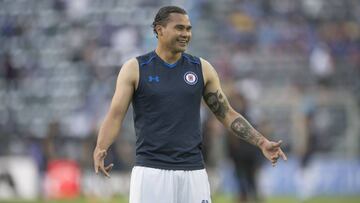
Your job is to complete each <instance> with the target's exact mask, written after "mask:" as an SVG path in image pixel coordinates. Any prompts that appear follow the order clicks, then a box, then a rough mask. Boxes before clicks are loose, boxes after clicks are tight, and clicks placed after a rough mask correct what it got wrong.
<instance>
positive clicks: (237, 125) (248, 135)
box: [224, 113, 267, 147]
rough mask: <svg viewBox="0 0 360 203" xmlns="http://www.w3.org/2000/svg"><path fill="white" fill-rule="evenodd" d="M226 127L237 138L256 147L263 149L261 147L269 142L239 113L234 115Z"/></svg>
mask: <svg viewBox="0 0 360 203" xmlns="http://www.w3.org/2000/svg"><path fill="white" fill-rule="evenodd" d="M224 125H225V126H226V127H227V129H228V130H229V131H230V132H232V133H234V134H235V135H236V136H237V137H239V138H241V139H243V140H245V141H247V142H249V143H250V144H253V145H255V146H258V147H261V145H262V144H263V143H264V142H266V141H267V139H266V138H265V137H264V136H262V135H261V133H259V132H258V131H257V130H256V129H255V128H254V127H253V126H252V125H251V124H250V123H249V122H248V121H247V120H246V119H245V118H244V117H243V116H241V115H240V114H238V113H233V115H232V116H231V117H230V118H229V119H228V122H227V123H226V124H224Z"/></svg>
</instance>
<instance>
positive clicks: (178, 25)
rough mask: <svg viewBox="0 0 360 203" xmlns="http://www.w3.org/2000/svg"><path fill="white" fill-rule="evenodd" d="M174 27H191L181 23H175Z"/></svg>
mask: <svg viewBox="0 0 360 203" xmlns="http://www.w3.org/2000/svg"><path fill="white" fill-rule="evenodd" d="M175 27H185V28H186V29H191V28H192V26H191V25H182V24H177V25H175Z"/></svg>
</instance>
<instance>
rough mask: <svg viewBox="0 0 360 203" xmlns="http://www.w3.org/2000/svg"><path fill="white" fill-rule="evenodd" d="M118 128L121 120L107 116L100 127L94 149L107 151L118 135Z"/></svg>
mask: <svg viewBox="0 0 360 203" xmlns="http://www.w3.org/2000/svg"><path fill="white" fill-rule="evenodd" d="M120 126H121V118H119V117H116V116H112V115H107V116H106V117H105V120H104V122H103V123H102V125H101V127H100V131H99V135H98V139H97V143H96V147H97V148H99V149H102V150H103V149H104V150H107V149H108V148H109V147H110V145H111V144H112V143H113V142H114V140H115V138H116V137H117V135H118V134H119V131H120Z"/></svg>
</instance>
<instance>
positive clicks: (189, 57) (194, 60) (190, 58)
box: [182, 53, 201, 65]
mask: <svg viewBox="0 0 360 203" xmlns="http://www.w3.org/2000/svg"><path fill="white" fill-rule="evenodd" d="M182 55H183V57H184V58H185V60H187V61H189V62H190V63H194V64H198V65H201V61H200V58H199V57H197V56H193V55H191V54H188V53H183V54H182Z"/></svg>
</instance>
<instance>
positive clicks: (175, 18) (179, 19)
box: [168, 13, 191, 26]
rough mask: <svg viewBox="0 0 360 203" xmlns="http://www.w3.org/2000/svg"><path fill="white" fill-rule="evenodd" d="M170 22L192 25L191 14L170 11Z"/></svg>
mask: <svg viewBox="0 0 360 203" xmlns="http://www.w3.org/2000/svg"><path fill="white" fill-rule="evenodd" d="M168 24H175V25H176V24H181V25H186V26H187V25H189V26H190V25H191V24H190V19H189V16H188V15H184V14H181V13H170V15H169V21H168Z"/></svg>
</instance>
